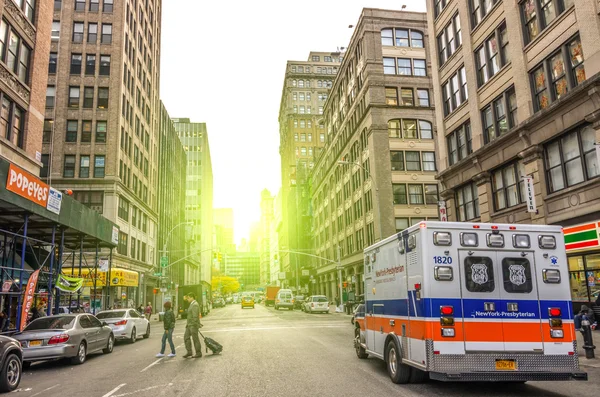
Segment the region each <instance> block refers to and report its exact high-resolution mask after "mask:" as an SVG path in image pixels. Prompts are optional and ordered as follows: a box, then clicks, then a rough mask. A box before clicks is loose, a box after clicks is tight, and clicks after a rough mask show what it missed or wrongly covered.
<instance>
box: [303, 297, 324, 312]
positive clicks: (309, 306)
mask: <svg viewBox="0 0 600 397" xmlns="http://www.w3.org/2000/svg"><path fill="white" fill-rule="evenodd" d="M304 311H305V312H307V313H317V312H321V313H329V299H327V297H326V296H325V295H313V296H310V297H308V299H307V300H306V302H305V303H304Z"/></svg>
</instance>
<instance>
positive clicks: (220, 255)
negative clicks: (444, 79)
mask: <svg viewBox="0 0 600 397" xmlns="http://www.w3.org/2000/svg"><path fill="white" fill-rule="evenodd" d="M218 255H219V262H223V254H221V253H220V252H219V254H218Z"/></svg>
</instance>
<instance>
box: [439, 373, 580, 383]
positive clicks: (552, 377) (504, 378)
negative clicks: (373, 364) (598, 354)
mask: <svg viewBox="0 0 600 397" xmlns="http://www.w3.org/2000/svg"><path fill="white" fill-rule="evenodd" d="M429 377H430V378H431V379H433V380H438V381H442V382H526V381H566V380H588V376H587V373H586V372H583V371H579V372H520V371H518V372H465V373H460V372H447V373H442V372H430V373H429Z"/></svg>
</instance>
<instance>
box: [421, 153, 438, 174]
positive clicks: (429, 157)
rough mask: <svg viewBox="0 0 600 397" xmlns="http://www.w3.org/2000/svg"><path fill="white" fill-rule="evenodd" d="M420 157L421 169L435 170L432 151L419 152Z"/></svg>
mask: <svg viewBox="0 0 600 397" xmlns="http://www.w3.org/2000/svg"><path fill="white" fill-rule="evenodd" d="M421 157H422V159H423V171H436V167H435V153H434V152H421Z"/></svg>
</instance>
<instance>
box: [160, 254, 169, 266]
mask: <svg viewBox="0 0 600 397" xmlns="http://www.w3.org/2000/svg"><path fill="white" fill-rule="evenodd" d="M168 265H169V257H168V256H161V257H160V267H167V266H168Z"/></svg>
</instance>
